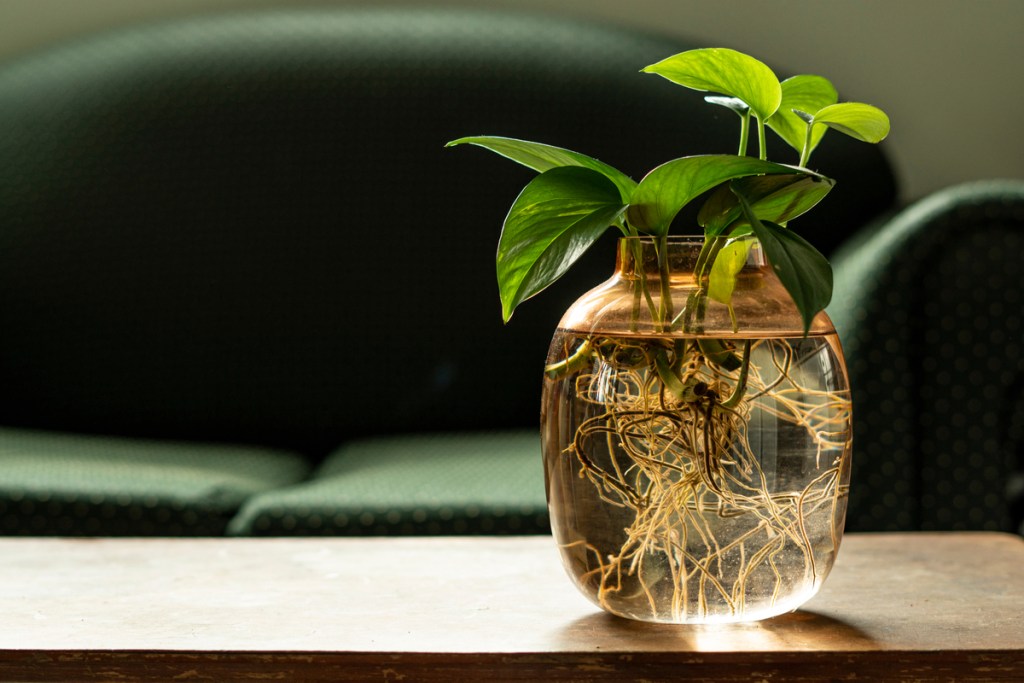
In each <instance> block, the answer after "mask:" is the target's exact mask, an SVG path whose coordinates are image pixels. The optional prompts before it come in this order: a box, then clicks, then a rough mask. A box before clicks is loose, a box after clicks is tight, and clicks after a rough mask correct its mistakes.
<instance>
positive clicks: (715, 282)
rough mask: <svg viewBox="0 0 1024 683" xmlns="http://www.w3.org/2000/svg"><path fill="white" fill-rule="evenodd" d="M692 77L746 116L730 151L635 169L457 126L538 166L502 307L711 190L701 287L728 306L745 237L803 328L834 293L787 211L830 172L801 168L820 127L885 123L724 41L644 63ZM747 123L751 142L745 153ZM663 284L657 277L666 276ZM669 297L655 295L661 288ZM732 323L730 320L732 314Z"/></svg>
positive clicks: (518, 217) (660, 239) (514, 232)
mask: <svg viewBox="0 0 1024 683" xmlns="http://www.w3.org/2000/svg"><path fill="white" fill-rule="evenodd" d="M643 72H645V73H651V74H657V75H659V76H662V77H664V78H666V79H668V80H669V81H671V82H673V83H677V84H679V85H682V86H685V87H687V88H691V89H694V90H699V91H704V92H711V93H716V94H715V95H711V96H707V97H706V98H705V99H706V100H707V102H709V103H711V104H714V105H719V106H723V107H726V108H728V109H731V110H732V111H734V112H735V113H736V114H737V115H738V117H739V121H740V133H739V149H738V151H737V153H736V154H735V155H730V154H719V155H700V156H685V157H681V158H677V159H673V160H671V161H668V162H666V163H664V164H662V165H660V166H658V167H656V168H655V169H653V170H652V171H650V172H649V173H648V174H647V175H646V176H645V177H644V178H643V179H642V180H640V182H636V181H634V180H633V179H631V178H630V177H629V176H628V175H626V174H625V173H623V172H622V171H619V170H618V169H616V168H613V167H612V166H609V165H608V164H606V163H603V162H601V161H598V160H597V159H594V158H592V157H589V156H586V155H584V154H580V153H578V152H573V151H570V150H567V149H563V148H560V147H554V146H551V145H546V144H541V143H537V142H528V141H524V140H517V139H511V138H505V137H496V136H474V137H464V138H460V139H457V140H453V141H451V142H449V143H448V146H454V145H462V144H471V145H477V146H480V147H484V148H486V149H489V150H491V151H493V152H496V153H497V154H500V155H502V156H504V157H507V158H509V159H511V160H513V161H516V162H518V163H520V164H522V165H524V166H527V167H528V168H531V169H533V170H535V171H537V172H538V173H539V175H538V176H537V177H536V178H534V179H533V180H532V181H531V182H530V183H529V184H528V185H527V186H526V187H525V188H524V189H523V190H522V192H521V193H520V194H519V196H518V198H517V199H516V200H515V202H514V203H513V204H512V207H511V209H510V210H509V212H508V216H507V217H506V219H505V222H504V226H503V229H502V232H501V237H500V239H499V242H498V252H497V275H498V286H499V293H500V297H501V304H502V314H503V317H504V319H505V321H506V322H507V321H508V320H509V319H510V318H511V316H512V313H513V311H514V310H515V309H516V307H517V306H518V305H519V304H520V303H522V302H523V301H525V300H526V299H528V298H530V297H532V296H534V295H536V294H538V293H539V292H541V291H542V290H543V289H545V288H546V287H548V286H549V285H551V284H552V283H553V282H555V281H556V280H557V279H558V278H560V277H561V276H562V275H563V274H564V273H565V272H566V271H567V270H568V269H569V268H570V267H571V266H572V264H573V263H575V262H576V260H577V259H579V258H580V256H582V255H583V253H584V252H585V251H586V250H587V249H588V248H589V247H590V246H591V245H592V244H593V243H594V242H595V241H596V240H597V239H598V238H599V237H600V236H601V235H602V234H603V233H604V232H605V231H606V230H607V229H609V228H611V227H615V228H618V230H619V231H620V232H621V233H622V234H623V235H624V236H632V237H635V236H645V235H646V236H650V237H651V238H653V239H654V240H655V241H656V243H657V244H659V245H660V246H661V247H662V248H660V249H659V250H658V253H659V256H663V255H664V254H665V249H664V243H665V240H666V238H667V236H668V233H669V229H670V226H671V225H672V221H673V219H674V218H675V217H676V215H677V214H678V213H679V212H680V211H681V210H682V209H683V207H685V206H687V205H688V204H690V203H691V202H693V201H695V200H697V199H699V198H701V197H702V196H704V195H705V194H706V193H708V192H709V191H712V190H713V191H712V192H711V194H710V196H709V197H708V198H707V199H706V200H705V201H704V204H703V205H702V207H701V209H700V211H699V213H698V216H697V222H698V223H699V225H700V226H701V227H702V228H703V231H704V245H703V249H702V251H701V254H700V257H699V259H698V263H697V273H696V274H697V281H698V287H699V289H698V291H697V292H696V293H695V296H696V297H697V300H699V299H700V298H701V297H702V296H707V297H708V298H711V299H713V300H716V301H719V302H721V303H723V304H725V305H726V306H729V307H730V313H731V311H732V309H731V305H730V303H731V296H732V291H733V288H734V284H735V278H736V274H737V273H738V272H739V270H740V268H741V267H742V266H743V264H744V262H745V261H746V255H747V252H748V250H749V249H750V245H751V244H752V240H753V238H756V239H757V240H758V241H760V243H761V245H762V248H763V250H764V253H765V256H766V258H767V260H768V261H769V263H770V264H771V266H772V267H773V269H774V271H775V272H776V274H777V275H778V277H779V279H780V281H781V282H782V284H783V285H784V286H785V288H786V290H787V291H788V292H789V294H790V295H791V296H792V297H793V301H794V302H795V304H796V306H797V309H798V310H799V312H800V315H801V317H802V319H803V323H804V333H805V334H806V332H807V330H808V329H809V328H810V325H811V321H812V320H813V319H814V317H815V315H816V314H817V313H818V312H820V311H821V310H823V309H824V308H825V307H826V306H827V305H828V303H829V301H830V300H831V297H832V271H831V267H830V265H829V263H828V261H827V259H826V258H825V257H824V256H823V255H822V254H821V253H820V252H818V250H817V249H815V248H814V247H813V246H812V245H811V244H810V243H809V242H808V241H807V240H805V239H803V238H802V237H800V236H799V235H797V234H796V233H795V232H793V231H792V230H790V229H789V227H788V223H789V221H791V220H792V219H794V218H796V217H797V216H799V215H801V214H803V213H804V212H806V211H807V210H808V209H810V208H812V207H813V206H814V205H815V204H817V203H818V202H819V201H820V200H821V199H822V198H823V197H824V196H825V195H826V194H827V193H828V192H829V191H830V190H831V189H832V187H833V185H834V181H833V180H832V179H830V178H827V177H825V176H823V175H821V174H819V173H816V172H814V171H812V170H810V169H809V168H807V164H808V162H809V160H810V157H811V153H812V152H813V151H814V149H815V148H816V147H817V145H818V143H819V142H820V141H821V139H822V137H823V136H824V134H825V132H826V131H827V130H828V129H833V130H836V131H839V132H840V133H844V134H846V135H849V136H851V137H854V138H856V139H858V140H862V141H864V142H870V143H877V142H879V141H881V140H882V139H884V138H885V137H886V135H887V134H888V132H889V119H888V117H887V116H886V115H885V113H884V112H882V111H881V110H880V109H878V108H876V107H874V106H871V105H869V104H863V103H858V102H842V103H840V102H838V96H837V93H836V89H835V88H834V87H833V85H832V84H831V83H830V82H829V81H828V80H827V79H825V78H823V77H821V76H814V75H800V76H794V77H792V78H788V79H786V80H784V81H781V82H780V81H779V79H778V78H777V77H776V75H775V74H774V73H773V72H772V70H771V69H770V68H769V67H768V66H766V65H765V64H763V63H762V62H760V61H758V60H756V59H754V58H753V57H750V56H748V55H745V54H743V53H740V52H737V51H735V50H730V49H725V48H706V49H698V50H690V51H687V52H682V53H679V54H677V55H674V56H672V57H669V58H667V59H665V60H663V61H660V62H658V63H656V64H652V65H650V66H648V67H646V68H644V69H643ZM766 129H771V130H772V131H774V132H775V133H776V134H778V135H779V136H780V137H781V138H782V139H783V140H784V141H785V142H786V143H787V144H788V145H789V146H790V147H792V148H793V149H794V150H795V151H796V153H797V154H798V157H799V158H798V162H797V164H796V165H787V164H782V163H778V162H774V161H769V160H768V159H767V146H766V141H765V137H766ZM752 132H756V136H757V152H758V154H757V156H748V148H749V147H750V137H751V134H752ZM662 281H663V286H664V282H665V278H662ZM668 300H669V298H668V297H663V298H662V301H668ZM698 308H699V307H695V306H687V309H688V310H687V311H686V315H685V316H684V317H682V318H676V317H674V316H673V315H672V312H671V311H668V310H652V316H653V317H654V318H655V319H657V320H659V321H660V322H661V324H662V325H664V326H667V327H671V328H674V329H679V328H683V329H685V328H686V327H687V326H693V325H699V322H700V321H699V315H695V310H696V309H698ZM734 327H735V321H734Z"/></svg>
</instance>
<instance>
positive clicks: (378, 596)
mask: <svg viewBox="0 0 1024 683" xmlns="http://www.w3.org/2000/svg"><path fill="white" fill-rule="evenodd" d="M124 679H128V680H134V679H151V680H158V679H166V680H170V679H178V680H218V681H224V680H239V679H242V680H286V681H295V680H310V681H319V680H324V681H326V680H332V681H336V680H360V681H400V680H404V681H464V680H488V681H503V680H516V681H538V680H574V681H585V680H615V681H621V680H666V679H673V680H724V681H740V680H741V681H779V680H787V681H788V680H799V681H805V680H840V679H841V680H858V681H863V680H869V681H878V680H906V681H932V680H950V681H952V680H956V681H974V680H1014V681H1024V541H1022V540H1021V539H1020V538H1017V537H1013V536H1008V535H1001V534H988V533H954V534H900V535H888V534H880V535H850V536H848V537H847V538H846V539H845V540H844V542H843V549H842V552H841V553H840V559H839V561H838V562H837V564H836V567H835V569H834V571H833V573H832V575H831V576H830V577H829V579H828V581H827V582H826V584H825V587H824V588H823V589H822V591H821V593H820V594H819V595H818V596H817V597H815V598H814V599H813V600H811V601H810V602H809V603H807V605H806V606H805V607H804V608H803V609H801V610H799V611H797V612H795V613H792V614H789V615H785V616H782V617H779V618H776V619H772V620H768V621H764V622H760V623H754V624H747V625H737V626H717V627H713V628H712V627H695V626H689V627H684V626H665V625H651V624H642V623H634V622H630V621H626V620H622V619H618V618H616V617H612V616H608V615H606V614H604V613H602V612H600V611H598V610H597V609H596V608H595V607H593V606H591V604H590V603H589V602H587V601H586V600H585V599H584V598H583V597H582V596H580V595H579V594H577V593H576V590H575V589H574V588H573V587H572V585H571V583H570V582H569V580H568V578H567V577H566V576H565V574H564V572H563V570H562V568H561V565H560V562H559V560H558V557H557V552H556V550H555V547H554V543H553V541H552V540H551V538H549V537H532V538H423V539H368V540H357V539H327V540H317V539H252V540H247V539H199V540H184V539H182V540H169V539H148V540H147V539H125V540H113V539H101V540H64V539H12V538H9V539H0V680H3V681H8V680H19V681H40V680H124Z"/></svg>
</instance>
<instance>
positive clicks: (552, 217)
mask: <svg viewBox="0 0 1024 683" xmlns="http://www.w3.org/2000/svg"><path fill="white" fill-rule="evenodd" d="M625 208H626V207H625V204H623V202H622V199H621V197H620V196H619V189H618V188H617V187H616V186H615V184H614V183H612V182H611V180H609V179H608V178H607V177H606V176H604V175H603V174H601V173H600V172H598V171H595V170H593V169H589V168H581V167H577V166H562V167H558V168H553V169H551V170H548V171H544V172H543V173H541V174H540V175H539V176H537V177H536V178H534V179H533V180H532V181H530V183H529V184H528V185H527V186H526V187H525V188H523V191H522V192H521V193H520V195H519V197H518V198H517V199H516V201H515V202H514V203H513V204H512V208H511V209H510V210H509V213H508V216H507V217H506V218H505V225H504V227H503V228H502V231H501V238H500V239H499V240H498V255H497V271H498V292H499V294H500V296H501V306H502V316H503V318H504V319H505V322H508V321H509V319H510V318H511V317H512V312H513V311H514V310H515V308H516V307H517V306H518V305H519V304H521V303H522V302H523V301H525V300H526V299H529V298H530V297H532V296H534V295H535V294H538V293H539V292H540V291H542V290H543V289H544V288H546V287H547V286H548V285H550V284H552V283H553V282H555V281H556V280H557V279H558V278H560V277H561V276H562V275H563V274H564V273H565V272H566V271H567V270H568V269H569V267H570V266H571V265H572V264H573V263H575V262H576V260H577V259H579V257H580V256H582V255H583V253H584V252H585V251H586V250H587V249H588V248H590V246H591V245H592V244H593V243H594V242H595V241H597V239H598V238H599V237H600V236H601V235H602V234H603V233H604V231H605V230H607V229H608V227H609V226H611V225H612V224H614V223H616V222H618V221H620V220H621V219H622V214H623V212H624V211H625Z"/></svg>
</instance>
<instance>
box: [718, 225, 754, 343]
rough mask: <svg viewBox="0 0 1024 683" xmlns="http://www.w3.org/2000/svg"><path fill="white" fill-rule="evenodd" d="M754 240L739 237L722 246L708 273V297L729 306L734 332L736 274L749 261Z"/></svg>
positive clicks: (735, 326) (735, 325) (735, 327)
mask: <svg viewBox="0 0 1024 683" xmlns="http://www.w3.org/2000/svg"><path fill="white" fill-rule="evenodd" d="M752 243H753V240H750V239H739V240H733V241H732V242H729V243H728V244H727V245H725V246H724V247H722V249H721V250H719V252H718V256H716V257H715V262H714V263H713V264H712V265H711V272H710V273H709V274H708V297H709V298H711V299H714V300H715V301H717V302H719V303H722V304H725V305H726V306H728V307H729V318H730V319H731V320H732V328H733V332H735V331H736V329H737V324H736V314H735V313H733V310H732V293H733V290H735V289H736V275H737V274H738V273H739V272H740V271H741V270H742V269H743V266H744V265H745V264H746V263H747V255H748V254H749V253H750V247H751V244H752Z"/></svg>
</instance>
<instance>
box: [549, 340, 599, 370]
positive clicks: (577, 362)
mask: <svg viewBox="0 0 1024 683" xmlns="http://www.w3.org/2000/svg"><path fill="white" fill-rule="evenodd" d="M592 350H593V346H591V344H590V340H589V339H588V340H586V341H584V342H583V343H582V344H580V347H579V348H578V349H576V352H575V353H574V354H572V355H571V356H569V357H568V358H566V359H565V360H561V361H559V362H557V363H552V364H551V365H548V366H546V367H545V368H544V373H545V374H546V375H547V376H548V377H550V378H551V379H558V378H559V377H561V376H562V375H565V374H567V373H570V372H575V371H577V370H579V369H580V368H582V367H584V366H585V365H586V364H587V363H588V362H590V352H591V351H592Z"/></svg>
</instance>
